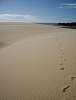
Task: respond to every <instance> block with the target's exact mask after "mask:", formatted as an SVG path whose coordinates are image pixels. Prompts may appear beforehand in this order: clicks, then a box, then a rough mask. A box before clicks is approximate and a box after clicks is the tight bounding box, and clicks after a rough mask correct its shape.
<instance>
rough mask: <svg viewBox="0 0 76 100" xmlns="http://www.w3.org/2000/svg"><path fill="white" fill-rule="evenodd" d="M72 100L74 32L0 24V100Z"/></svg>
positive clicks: (75, 68) (75, 63) (75, 81)
mask: <svg viewBox="0 0 76 100" xmlns="http://www.w3.org/2000/svg"><path fill="white" fill-rule="evenodd" d="M10 98H12V100H76V30H75V29H66V28H59V27H57V26H51V25H39V24H23V23H4V24H3V23H1V24H0V100H10Z"/></svg>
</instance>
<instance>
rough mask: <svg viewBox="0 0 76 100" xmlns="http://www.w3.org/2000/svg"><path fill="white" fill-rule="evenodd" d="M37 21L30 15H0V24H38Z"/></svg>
mask: <svg viewBox="0 0 76 100" xmlns="http://www.w3.org/2000/svg"><path fill="white" fill-rule="evenodd" d="M38 21H39V19H38V18H37V17H36V16H32V15H20V14H0V22H27V23H28V22H38Z"/></svg>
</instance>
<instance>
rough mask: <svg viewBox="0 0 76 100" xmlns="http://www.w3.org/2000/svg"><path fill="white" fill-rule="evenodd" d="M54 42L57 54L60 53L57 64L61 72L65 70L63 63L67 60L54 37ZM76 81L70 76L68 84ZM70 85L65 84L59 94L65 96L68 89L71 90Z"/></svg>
mask: <svg viewBox="0 0 76 100" xmlns="http://www.w3.org/2000/svg"><path fill="white" fill-rule="evenodd" d="M56 42H57V44H58V49H59V53H60V57H59V64H58V69H59V70H61V71H64V70H66V68H65V63H66V61H67V59H66V58H65V53H64V49H63V45H62V43H61V41H59V39H57V37H56ZM75 79H76V76H71V77H70V82H71V83H73V81H74V80H75ZM71 87H72V86H71V84H69V85H68V84H67V85H66V86H64V87H63V88H62V89H61V92H62V93H63V94H65V93H66V92H68V89H69V88H71Z"/></svg>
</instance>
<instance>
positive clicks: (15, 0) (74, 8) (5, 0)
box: [0, 0, 76, 23]
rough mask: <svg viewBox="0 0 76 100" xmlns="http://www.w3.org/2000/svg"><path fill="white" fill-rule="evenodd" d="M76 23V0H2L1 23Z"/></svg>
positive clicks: (0, 7) (0, 6) (0, 8)
mask: <svg viewBox="0 0 76 100" xmlns="http://www.w3.org/2000/svg"><path fill="white" fill-rule="evenodd" d="M9 21H13V22H14V21H18V22H49V23H50V22H51V23H53V22H76V0H0V22H9Z"/></svg>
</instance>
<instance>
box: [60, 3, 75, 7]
mask: <svg viewBox="0 0 76 100" xmlns="http://www.w3.org/2000/svg"><path fill="white" fill-rule="evenodd" d="M59 8H76V3H64V4H61V5H60V7H59Z"/></svg>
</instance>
